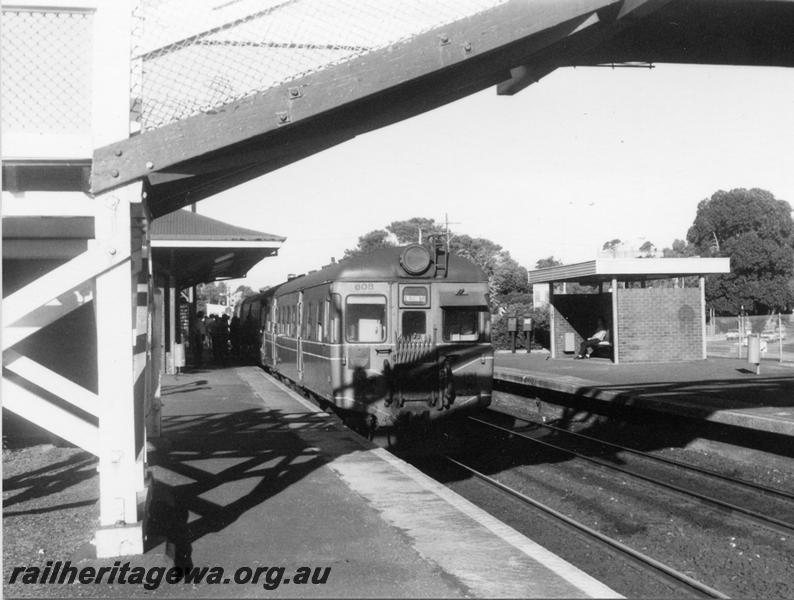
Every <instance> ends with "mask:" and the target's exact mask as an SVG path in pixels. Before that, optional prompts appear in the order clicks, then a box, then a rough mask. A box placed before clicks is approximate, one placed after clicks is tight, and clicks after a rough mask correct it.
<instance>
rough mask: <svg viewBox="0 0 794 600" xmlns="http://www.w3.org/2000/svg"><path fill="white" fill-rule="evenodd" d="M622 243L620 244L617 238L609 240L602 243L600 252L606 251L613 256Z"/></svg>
mask: <svg viewBox="0 0 794 600" xmlns="http://www.w3.org/2000/svg"><path fill="white" fill-rule="evenodd" d="M622 243H623V242H621V241H620V240H619V239H618V238H615V239H614V240H609V241H608V242H604V245H603V246H601V249H602V250H607V251H609V252H611V253H612V254H615V252H616V251H617V249H618V247H620V245H621V244H622Z"/></svg>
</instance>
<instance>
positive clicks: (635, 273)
mask: <svg viewBox="0 0 794 600" xmlns="http://www.w3.org/2000/svg"><path fill="white" fill-rule="evenodd" d="M730 271H731V267H730V259H729V258H697V257H694V258H693V257H688V258H599V259H596V260H590V261H587V262H581V263H575V264H572V265H560V266H557V267H546V268H545V269H537V270H535V271H530V273H529V283H530V284H535V283H551V282H555V281H580V282H583V283H584V282H589V283H598V282H601V281H609V280H611V279H618V280H620V281H642V280H648V279H667V278H670V277H684V276H687V275H707V274H712V273H730Z"/></svg>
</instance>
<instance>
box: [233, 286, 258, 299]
mask: <svg viewBox="0 0 794 600" xmlns="http://www.w3.org/2000/svg"><path fill="white" fill-rule="evenodd" d="M238 292H239V293H240V298H248V296H253V295H255V294H256V292H255V291H254V290H253V289H252V288H251V287H250V286H247V285H238V286H237V289H236V290H234V293H235V294H236V293H238Z"/></svg>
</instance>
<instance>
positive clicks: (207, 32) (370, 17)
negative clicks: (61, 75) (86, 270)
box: [133, 0, 506, 130]
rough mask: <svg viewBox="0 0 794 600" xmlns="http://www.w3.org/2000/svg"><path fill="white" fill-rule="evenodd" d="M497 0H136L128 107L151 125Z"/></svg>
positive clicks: (336, 61) (401, 37) (263, 87)
mask: <svg viewBox="0 0 794 600" xmlns="http://www.w3.org/2000/svg"><path fill="white" fill-rule="evenodd" d="M505 1H506V0H141V2H140V3H139V5H138V6H137V8H136V13H135V15H134V16H135V21H136V26H135V30H134V31H133V37H134V40H135V42H134V44H135V48H134V50H133V107H134V111H136V112H137V115H136V116H137V119H138V120H139V121H140V127H141V129H143V130H147V129H152V128H156V127H160V126H162V125H165V124H167V123H170V122H173V121H176V120H179V119H183V118H186V117H189V116H191V115H194V114H197V113H199V112H204V111H210V110H212V109H214V108H217V107H219V106H221V105H223V104H226V103H228V102H232V101H235V100H238V99H241V98H244V97H246V96H248V95H251V94H254V93H257V92H260V91H264V90H266V89H268V88H270V87H273V86H275V85H279V84H283V83H285V82H287V81H289V80H292V79H295V78H297V77H300V76H303V75H305V74H307V73H311V72H314V71H317V70H320V69H323V68H325V67H328V66H330V65H334V64H339V63H341V62H344V61H346V60H350V59H352V58H355V57H358V56H361V55H364V54H366V53H367V52H371V51H373V50H378V49H381V48H385V47H388V46H389V45H391V44H394V43H396V42H399V41H401V40H405V39H409V38H411V37H413V36H416V35H418V34H420V33H423V32H425V31H428V30H430V29H432V28H436V27H439V26H442V25H444V24H445V23H451V22H454V21H457V20H459V19H462V18H465V17H467V16H471V15H473V14H476V13H477V12H480V11H482V10H485V9H488V8H492V7H494V6H496V5H499V4H502V3H503V2H505Z"/></svg>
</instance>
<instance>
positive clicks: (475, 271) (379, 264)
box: [263, 245, 488, 296]
mask: <svg viewBox="0 0 794 600" xmlns="http://www.w3.org/2000/svg"><path fill="white" fill-rule="evenodd" d="M411 247H415V245H413V246H395V247H388V248H378V249H376V250H373V251H371V252H368V253H367V254H361V255H358V256H353V257H350V258H345V259H343V260H341V261H339V262H338V263H334V264H331V265H328V266H326V267H323V268H322V269H319V270H317V271H313V272H310V273H308V274H306V275H300V276H298V277H295V278H294V279H291V280H289V281H287V282H285V283H282V284H280V285H278V286H274V287H272V288H270V289H269V290H267V291H265V292H263V295H264V296H270V295H279V296H280V295H283V294H289V293H292V292H296V291H299V290H303V289H307V288H311V287H315V286H317V285H323V284H326V283H330V282H336V281H397V280H399V281H423V280H424V281H426V280H430V281H438V282H443V281H450V282H456V283H481V282H484V281H487V280H488V276H487V275H486V274H485V271H483V270H482V269H481V268H480V267H479V266H477V265H475V264H474V263H472V262H470V261H468V260H467V259H465V258H463V257H461V256H457V255H455V254H453V253H450V254H449V264H448V266H447V271H446V277H434V268H433V267H434V264H433V262H432V261H433V256H432V254H433V253H432V251H431V252H430V254H431V264H430V267H429V268H428V269H427V270H426V271H425V272H424V273H422V274H420V275H411V274H410V273H409V272H408V271H406V270H405V268H403V266H402V265H401V261H400V259H401V257H402V256H403V252H404V251H405V250H406V249H407V248H411Z"/></svg>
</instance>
